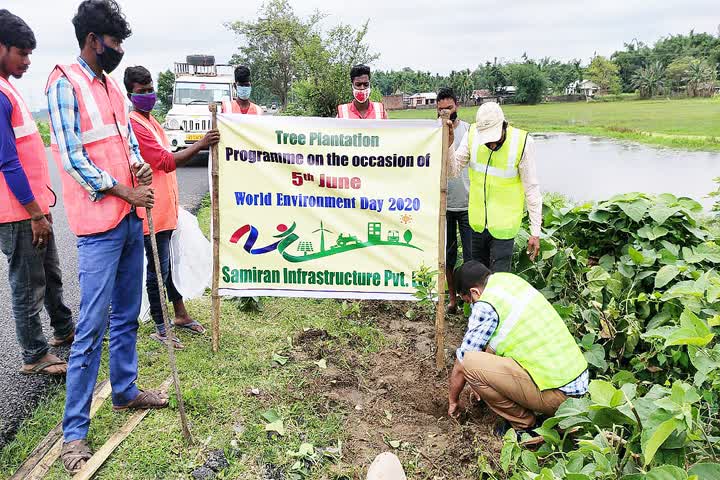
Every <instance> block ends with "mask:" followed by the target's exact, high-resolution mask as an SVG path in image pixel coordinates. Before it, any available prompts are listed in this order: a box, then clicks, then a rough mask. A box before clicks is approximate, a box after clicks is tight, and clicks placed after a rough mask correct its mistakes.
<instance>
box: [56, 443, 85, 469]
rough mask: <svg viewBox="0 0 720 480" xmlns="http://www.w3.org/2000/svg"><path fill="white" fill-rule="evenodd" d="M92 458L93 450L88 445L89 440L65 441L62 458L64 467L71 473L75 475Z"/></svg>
mask: <svg viewBox="0 0 720 480" xmlns="http://www.w3.org/2000/svg"><path fill="white" fill-rule="evenodd" d="M91 458H92V451H91V450H90V447H88V444H87V440H84V439H83V440H75V441H72V442H68V443H63V446H62V452H61V453H60V459H61V460H62V463H63V467H65V470H66V471H67V472H68V473H69V474H70V475H75V474H76V473H78V472H79V471H80V470H82V468H83V467H84V466H85V465H86V464H87V462H88V461H89V460H90V459H91Z"/></svg>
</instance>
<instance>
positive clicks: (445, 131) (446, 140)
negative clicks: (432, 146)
mask: <svg viewBox="0 0 720 480" xmlns="http://www.w3.org/2000/svg"><path fill="white" fill-rule="evenodd" d="M441 118H442V124H443V128H442V157H441V158H442V162H441V167H440V215H439V217H438V281H437V285H438V287H437V290H438V301H437V306H436V310H435V368H437V370H442V369H443V368H444V367H445V283H447V278H446V275H445V268H446V265H445V235H446V234H445V228H446V227H445V222H446V221H447V218H446V209H447V162H448V147H449V146H450V127H449V126H448V124H447V120H448V116H447V115H443V116H442V117H441Z"/></svg>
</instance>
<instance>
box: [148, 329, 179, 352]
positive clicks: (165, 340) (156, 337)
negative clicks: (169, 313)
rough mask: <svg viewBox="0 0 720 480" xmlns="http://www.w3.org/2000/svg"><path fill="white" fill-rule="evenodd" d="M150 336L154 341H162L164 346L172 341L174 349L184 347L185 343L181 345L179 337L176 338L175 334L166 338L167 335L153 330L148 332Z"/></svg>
mask: <svg viewBox="0 0 720 480" xmlns="http://www.w3.org/2000/svg"><path fill="white" fill-rule="evenodd" d="M150 338H152V339H153V340H155V341H156V342H160V343H162V344H163V345H165V346H167V344H168V342H172V343H173V347H174V348H175V350H183V349H184V348H185V345H183V344H182V342H180V339H179V338H177V337H176V336H175V335H173V336H172V337H170V338H168V336H167V335H160V334H159V333H157V332H155V333H151V334H150Z"/></svg>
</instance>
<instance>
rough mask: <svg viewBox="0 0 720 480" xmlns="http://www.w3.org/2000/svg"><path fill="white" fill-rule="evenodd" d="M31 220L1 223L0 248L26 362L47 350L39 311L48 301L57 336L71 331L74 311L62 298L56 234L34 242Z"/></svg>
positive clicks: (61, 336)
mask: <svg viewBox="0 0 720 480" xmlns="http://www.w3.org/2000/svg"><path fill="white" fill-rule="evenodd" d="M32 238H33V235H32V226H31V224H30V220H22V221H19V222H10V223H1V224H0V248H1V249H2V251H3V253H4V254H5V256H6V257H7V262H8V277H9V280H10V291H11V292H12V307H13V314H14V316H15V335H16V337H17V340H18V343H19V344H20V348H21V349H22V356H23V362H24V363H25V364H26V365H29V364H33V363H36V362H37V361H38V360H40V359H41V358H42V357H44V356H45V354H46V353H47V352H48V349H49V346H48V343H47V340H46V339H45V335H44V334H43V329H42V323H41V321H40V311H41V310H42V308H43V304H44V305H45V310H47V312H48V315H49V316H50V325H51V326H52V329H53V334H54V336H55V337H56V338H64V337H67V336H68V335H70V332H72V329H73V321H72V312H71V311H70V309H69V308H68V307H67V306H66V305H65V303H64V302H63V283H62V274H61V272H60V259H59V257H58V252H57V244H56V243H55V235H50V238H49V241H48V244H47V245H46V246H45V247H43V248H37V247H35V246H34V245H33V244H32Z"/></svg>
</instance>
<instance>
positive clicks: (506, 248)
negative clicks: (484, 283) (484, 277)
mask: <svg viewBox="0 0 720 480" xmlns="http://www.w3.org/2000/svg"><path fill="white" fill-rule="evenodd" d="M514 246H515V239H513V238H511V239H509V240H498V239H497V238H494V237H493V236H492V235H490V232H489V231H488V230H487V229H485V230H483V231H482V232H473V237H472V258H473V260H477V261H479V262H482V263H483V264H484V265H485V266H486V267H488V268H489V269H490V271H491V272H509V271H510V265H511V263H512V254H513V247H514Z"/></svg>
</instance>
